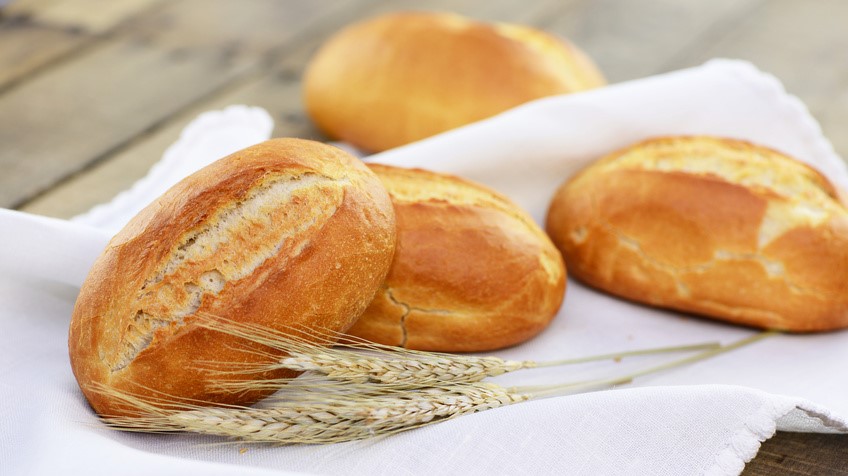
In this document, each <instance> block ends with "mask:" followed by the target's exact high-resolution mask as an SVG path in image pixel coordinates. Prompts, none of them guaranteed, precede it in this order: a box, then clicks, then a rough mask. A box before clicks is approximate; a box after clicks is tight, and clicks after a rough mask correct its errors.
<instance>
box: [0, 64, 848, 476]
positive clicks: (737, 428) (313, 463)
mask: <svg viewBox="0 0 848 476" xmlns="http://www.w3.org/2000/svg"><path fill="white" fill-rule="evenodd" d="M271 128H272V121H271V119H270V117H269V116H268V115H267V113H265V112H264V111H262V110H260V109H256V108H245V107H234V108H229V109H227V110H225V111H220V112H213V113H207V114H206V115H204V116H201V118H200V119H198V120H197V121H196V122H195V123H194V124H192V125H191V126H190V127H189V128H187V130H186V131H185V133H184V134H183V137H182V138H181V139H180V141H179V142H178V143H177V144H175V145H174V146H173V147H172V148H171V149H169V151H168V153H166V154H165V157H164V159H163V160H162V162H160V164H158V165H157V166H156V167H154V169H152V170H151V174H150V175H149V176H148V177H147V178H145V179H143V180H142V181H140V182H139V183H138V184H137V185H136V186H134V187H133V188H132V189H131V190H130V191H128V192H126V193H124V194H122V195H121V196H119V197H117V198H116V199H115V201H113V202H112V203H111V204H107V205H105V206H101V207H97V208H95V209H94V210H92V211H91V212H90V213H88V214H85V215H81V216H79V217H77V218H76V219H75V220H74V221H72V222H68V221H64V220H55V219H48V218H42V217H35V216H32V215H28V214H24V213H19V212H14V211H9V210H0V230H2V232H0V303H2V306H0V375H2V378H0V398H2V401H3V402H4V404H3V405H2V406H0V428H2V433H0V473H3V474H60V473H67V474H77V473H80V474H83V472H84V474H87V475H99V474H103V475H108V474H140V475H141V474H144V475H147V474H179V475H181V476H188V475H208V474H235V473H238V474H280V473H284V474H291V473H309V474H369V475H382V474H385V475H390V474H391V475H396V474H480V475H484V474H586V475H599V474H628V475H630V474H659V475H666V474H667V475H677V474H709V475H729V474H738V473H739V472H740V471H741V470H742V468H743V466H744V462H745V461H748V460H750V459H751V458H752V457H753V456H754V455H755V454H756V452H757V450H758V448H759V444H760V442H761V441H763V440H765V439H767V438H769V437H770V436H771V435H772V434H773V433H774V431H775V429H776V428H777V429H782V430H789V431H814V432H848V398H846V394H848V373H846V372H845V366H846V364H848V333H846V332H834V333H829V334H821V335H804V336H792V335H790V336H777V337H772V338H769V339H766V340H764V341H760V342H758V343H755V344H752V345H750V346H748V347H744V348H742V349H739V350H736V351H733V352H731V353H728V354H724V355H721V356H719V357H715V358H713V359H710V360H707V361H703V362H700V363H697V364H694V365H690V366H687V367H682V368H678V369H675V370H672V371H669V372H666V373H663V374H660V375H654V376H650V377H645V378H642V379H639V380H637V381H636V382H635V383H634V384H632V385H626V386H621V387H619V388H617V389H614V390H610V391H602V392H595V393H589V394H581V395H572V396H563V397H556V398H550V399H545V400H538V401H533V402H529V403H524V404H519V405H513V406H510V407H506V408H501V409H496V410H491V411H486V412H483V413H479V414H475V415H470V416H466V417H463V418H459V419H457V420H453V421H449V422H445V423H441V424H437V425H434V426H430V427H426V428H422V429H419V430H415V431H411V432H406V433H403V434H399V435H396V436H392V437H390V438H385V439H380V440H376V441H369V442H357V443H350V444H340V445H330V446H301V447H250V449H249V450H248V451H246V452H243V453H242V452H240V451H239V448H240V446H238V445H217V444H209V443H215V442H217V441H218V440H210V439H204V438H201V437H195V436H191V435H141V434H127V433H117V432H111V431H108V430H105V429H103V428H102V427H100V426H99V425H98V422H97V420H96V418H95V417H94V415H93V413H92V411H91V410H90V409H89V407H88V406H87V404H86V402H85V400H84V398H83V397H82V394H81V393H80V391H79V389H78V388H77V385H76V382H75V381H74V378H73V375H72V374H71V371H70V366H69V363H68V357H67V345H66V341H67V326H68V322H69V318H70V314H71V310H72V308H73V302H74V299H75V296H76V293H77V291H78V287H79V284H80V283H81V282H82V280H83V279H84V277H85V274H86V271H87V269H88V266H89V265H90V263H91V262H92V261H93V260H94V258H95V257H96V256H97V255H98V254H99V252H100V251H101V250H102V248H103V247H104V246H105V244H106V242H107V241H108V238H109V237H110V236H111V234H112V233H113V232H114V231H115V230H117V229H119V228H120V227H121V226H122V225H123V224H124V223H125V222H126V221H127V220H128V219H129V217H131V216H132V215H133V214H134V213H135V212H136V211H137V210H138V209H140V208H141V207H142V206H144V205H145V204H146V203H148V202H149V201H150V200H152V199H153V198H154V197H155V196H156V195H158V194H159V193H160V192H161V191H162V190H164V189H165V188H166V187H167V186H170V185H171V184H173V183H175V182H176V181H177V180H179V178H181V177H182V176H184V175H185V174H187V173H189V172H190V171H192V170H194V169H196V168H199V167H200V166H202V165H205V164H206V163H208V162H209V161H211V160H213V159H215V158H217V157H220V156H223V155H224V154H226V153H229V152H231V151H233V150H236V149H239V148H241V147H244V146H247V145H250V144H252V143H255V142H258V141H260V140H263V139H264V138H266V137H268V136H269V134H270V131H271ZM671 134H711V135H721V136H730V137H739V138H744V139H748V140H751V141H753V142H757V143H760V144H764V145H767V146H771V147H773V148H776V149H778V150H781V151H784V152H786V153H788V154H791V155H793V156H795V157H797V158H799V159H801V160H804V161H806V162H809V163H810V164H812V165H813V166H815V167H816V168H818V169H819V170H821V171H822V172H823V173H825V174H826V175H827V176H829V177H830V178H831V179H832V180H833V181H834V182H836V183H837V184H839V185H840V186H843V187H848V172H847V171H846V167H845V165H844V163H843V162H842V161H841V160H840V159H839V158H838V157H837V156H836V155H835V153H834V152H833V150H832V147H831V146H830V144H829V143H828V141H827V140H826V139H825V138H824V137H822V135H821V132H820V129H819V127H818V125H817V124H816V122H815V121H814V120H813V119H812V117H811V116H810V115H809V113H808V112H807V111H806V109H805V108H804V107H803V105H802V104H801V103H800V102H799V101H798V100H797V99H795V98H793V97H791V96H789V95H787V94H786V93H785V92H784V91H783V89H782V87H781V86H780V84H779V82H778V81H777V80H776V79H774V78H772V77H770V76H768V75H764V74H763V73H760V72H759V71H757V70H756V69H755V68H754V67H753V66H751V65H749V64H747V63H743V62H735V61H727V60H721V61H713V62H710V63H708V64H706V65H704V66H702V67H698V68H693V69H689V70H683V71H679V72H675V73H670V74H665V75H661V76H656V77H652V78H647V79H644V80H639V81H633V82H629V83H624V84H619V85H614V86H611V87H607V88H604V89H600V90H597V91H592V92H587V93H582V94H577V95H571V96H563V97H555V98H549V99H544V100H539V101H536V102H534V103H530V104H527V105H524V106H522V107H519V108H517V109H514V110H512V111H509V112H506V113H504V114H502V115H499V116H497V117H494V118H492V119H489V120H486V121H482V122H480V123H476V124H473V125H470V126H467V127H464V128H461V129H458V130H455V131H452V132H448V133H445V134H442V135H440V136H437V137H435V138H431V139H428V140H425V141H422V142H419V143H416V144H412V145H409V146H406V147H402V148H399V149H396V150H392V151H389V152H385V153H383V154H380V155H377V156H374V157H373V158H372V160H374V161H379V162H383V163H391V164H397V165H403V166H419V167H426V168H429V169H433V170H438V171H444V172H450V173H455V174H458V175H462V176H465V177H468V178H470V179H473V180H477V181H480V182H483V183H485V184H488V185H490V186H492V187H494V188H496V189H498V190H500V191H501V192H504V193H506V194H507V195H509V196H511V197H512V198H513V199H515V201H517V202H518V203H519V204H521V205H522V206H524V207H525V208H527V209H528V210H529V211H530V212H531V213H532V215H533V216H534V217H535V218H536V219H537V220H539V219H541V218H542V217H543V216H544V213H545V210H546V207H547V202H548V200H549V199H550V197H551V195H552V192H553V190H554V189H555V188H556V187H557V186H558V185H559V184H560V183H561V182H562V181H563V180H564V179H565V178H566V177H567V176H568V175H569V174H571V173H573V172H574V171H575V170H576V169H578V168H579V167H581V166H583V165H585V164H586V163H587V162H588V161H590V160H593V159H595V158H598V157H600V156H601V155H603V154H605V153H607V152H610V151H613V150H615V149H617V148H620V147H623V146H627V145H629V144H631V143H633V142H635V141H638V140H641V139H644V138H647V137H652V136H658V135H671ZM752 334H753V331H751V330H748V329H742V328H737V327H734V326H730V325H725V324H721V323H717V322H713V321H709V320H704V319H698V318H694V317H691V316H684V315H680V314H677V313H673V312H666V311H660V310H655V309H649V308H646V307H641V306H637V305H634V304H631V303H627V302H624V301H621V300H617V299H615V298H612V297H609V296H606V295H603V294H601V293H598V292H596V291H593V290H590V289H587V288H585V287H583V286H581V285H579V284H578V283H575V282H573V281H570V282H569V284H568V290H567V295H566V300H565V304H564V306H563V308H562V311H561V312H560V315H559V316H558V317H557V318H556V319H555V321H554V323H553V324H552V325H551V327H550V328H549V329H548V330H546V331H545V332H544V333H543V334H542V335H540V336H539V337H537V338H536V339H533V340H532V341H530V342H528V343H526V344H524V345H521V346H518V347H515V348H512V349H508V350H504V351H500V352H495V353H494V354H496V355H499V356H501V357H504V358H510V359H528V358H532V359H537V360H544V359H554V358H564V357H569V356H581V355H588V354H594V353H606V352H610V351H616V350H625V349H635V348H645V347H653V346H664V345H680V344H687V343H696V342H703V341H711V340H719V341H721V342H724V343H728V342H731V341H733V340H736V339H739V338H742V337H745V336H748V335H752ZM671 358H674V357H673V356H664V357H653V358H651V357H646V358H633V359H625V360H624V361H623V362H621V363H596V364H591V365H583V366H579V367H574V368H559V369H546V370H534V371H527V372H526V373H524V374H522V373H517V374H514V375H511V376H509V378H502V379H501V381H503V382H509V383H522V384H524V383H526V384H540V383H557V382H566V381H570V380H575V379H584V378H589V377H590V376H600V375H616V374H621V373H624V372H625V371H627V370H629V369H638V368H643V367H645V366H648V365H652V364H654V363H658V362H663V361H667V360H669V359H671Z"/></svg>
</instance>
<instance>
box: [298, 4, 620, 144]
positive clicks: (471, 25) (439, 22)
mask: <svg viewBox="0 0 848 476" xmlns="http://www.w3.org/2000/svg"><path fill="white" fill-rule="evenodd" d="M303 84H304V95H305V102H306V109H307V111H308V113H309V115H310V116H311V117H312V119H313V121H314V122H315V123H316V124H317V125H318V127H319V128H320V129H322V130H323V131H324V132H325V133H326V134H328V135H330V136H331V137H334V138H338V139H341V140H344V141H347V142H350V143H351V144H353V145H355V146H357V147H359V148H362V149H365V150H370V151H373V152H377V151H382V150H386V149H390V148H392V147H397V146H400V145H403V144H407V143H409V142H413V141H416V140H419V139H423V138H425V137H429V136H432V135H434V134H437V133H439V132H443V131H446V130H449V129H453V128H456V127H459V126H462V125H465V124H468V123H471V122H474V121H478V120H480V119H484V118H486V117H489V116H493V115H495V114H497V113H499V112H502V111H505V110H507V109H510V108H512V107H515V106H517V105H519V104H522V103H525V102H527V101H530V100H533V99H537V98H541V97H544V96H551V95H556V94H565V93H571V92H576V91H582V90H585V89H590V88H595V87H598V86H602V85H604V84H605V82H604V78H603V77H602V76H601V73H600V72H599V71H598V69H597V68H596V67H595V65H594V64H593V63H592V61H591V60H590V59H589V58H588V57H587V56H586V55H585V54H583V52H581V51H580V50H578V49H577V48H576V47H575V46H573V45H571V44H570V43H568V42H567V41H565V40H562V39H560V38H557V37H554V36H551V35H549V34H547V33H544V32H542V31H539V30H535V29H533V28H530V27H526V26H521V25H509V24H501V23H496V24H486V23H480V22H476V21H473V20H469V19H466V18H463V17H461V16H458V15H454V14H448V13H424V12H419V13H392V14H387V15H382V16H379V17H376V18H373V19H370V20H366V21H363V22H360V23H356V24H354V25H351V26H349V27H347V28H345V29H344V30H342V31H340V32H339V33H337V34H336V35H334V36H333V37H331V38H330V39H329V40H328V41H327V42H326V43H325V44H324V45H323V46H322V47H321V49H320V50H319V51H318V52H317V53H316V55H315V56H314V57H313V58H312V60H311V62H310V64H309V65H308V67H307V70H306V74H305V77H304V82H303Z"/></svg>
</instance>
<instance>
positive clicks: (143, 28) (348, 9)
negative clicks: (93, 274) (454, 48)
mask: <svg viewBox="0 0 848 476" xmlns="http://www.w3.org/2000/svg"><path fill="white" fill-rule="evenodd" d="M419 3H420V2H413V1H410V0H400V1H393V2H390V1H387V0H354V1H336V2H329V1H321V2H318V1H311V0H248V1H236V0H175V1H166V0H117V1H116V0H73V1H66V0H17V1H13V2H12V3H11V4H10V5H9V6H7V7H6V8H5V9H4V10H2V16H0V170H1V171H2V173H0V206H3V207H8V208H18V209H21V210H26V211H29V212H33V213H40V214H45V215H51V216H58V217H69V216H72V215H74V214H76V213H79V212H82V211H84V210H86V209H88V208H90V207H91V206H92V205H94V204H96V203H99V202H102V201H105V200H108V199H109V198H111V197H112V196H113V195H114V194H115V193H117V192H118V191H120V190H123V189H125V188H127V187H128V186H129V185H130V184H132V183H133V182H134V181H135V180H136V179H137V178H139V177H141V176H142V175H144V173H145V172H146V171H147V169H148V168H149V167H150V165H151V164H152V163H154V162H155V161H157V160H158V159H159V158H160V156H161V154H162V152H163V150H164V149H165V148H166V147H167V145H168V144H170V143H171V142H173V141H174V140H175V139H176V137H177V134H178V132H179V131H180V129H181V128H182V127H183V126H184V125H185V124H186V123H187V122H188V121H189V120H190V119H192V118H193V117H195V116H196V115H197V114H198V113H200V112H202V111H205V110H209V109H216V108H221V107H223V106H226V105H230V104H251V105H259V106H262V107H264V108H266V109H268V110H269V111H270V112H271V113H272V115H273V116H274V118H275V120H276V121H277V129H276V131H275V134H276V135H277V136H298V137H306V138H321V136H320V134H319V133H318V132H317V131H316V130H315V129H314V128H313V127H312V125H311V124H310V122H309V120H308V119H307V118H306V116H305V115H304V112H303V107H302V104H301V99H300V76H301V72H302V70H303V68H304V65H305V63H306V61H307V60H308V58H309V56H310V54H311V53H312V52H313V51H314V49H315V48H316V46H317V45H319V44H320V43H321V42H322V41H323V40H324V39H325V38H326V37H327V36H328V35H329V34H330V33H332V32H334V31H336V30H337V29H339V28H340V27H341V26H343V25H345V24H347V23H349V22H351V21H354V20H356V19H358V18H363V17H368V16H371V15H374V14H376V13H378V12H386V11H391V10H399V9H409V8H415V7H416V5H418V4H419ZM427 8H429V9H444V10H452V11H456V12H459V13H463V14H467V15H470V16H473V17H477V18H480V19H484V20H502V21H511V22H521V23H528V24H532V25H536V26H539V27H542V28H544V29H547V30H549V31H552V32H555V33H558V34H561V35H563V36H566V37H568V38H571V39H572V40H574V41H575V42H576V43H577V44H579V45H580V46H582V47H583V48H584V49H585V50H586V51H588V53H589V54H590V55H592V56H593V57H594V58H595V59H596V60H597V62H598V64H599V65H600V67H601V69H602V70H604V72H605V73H606V75H607V77H608V78H609V79H610V81H611V82H618V81H623V80H627V79H633V78H639V77H643V76H647V75H651V74H655V73H659V72H663V71H669V70H673V69H678V68H681V67H685V66H690V65H697V64H700V63H702V62H703V61H705V60H707V59H709V58H713V57H720V56H725V57H736V58H744V59H750V60H752V61H754V62H755V63H756V64H757V65H758V66H759V67H761V68H762V69H764V70H766V71H770V72H772V73H774V74H776V75H777V76H778V77H779V78H780V79H781V80H782V81H783V82H784V83H785V85H786V87H787V89H788V90H789V91H790V92H792V93H794V94H797V95H798V96H800V97H801V98H802V99H803V100H804V101H805V102H806V104H807V105H808V106H809V107H810V109H811V111H812V112H813V114H814V115H815V116H816V117H817V118H818V119H819V121H821V123H822V125H823V128H824V131H825V133H826V134H827V135H828V136H829V137H830V139H831V140H832V141H833V143H834V145H835V146H836V149H837V151H838V152H841V153H842V155H848V26H846V25H848V22H846V20H848V2H846V1H844V0H817V1H816V2H810V1H805V2H802V1H800V0H774V1H766V0H712V1H703V0H677V1H667V0H642V1H633V0H594V1H593V0H531V1H513V0H433V1H430V2H427ZM745 474H750V475H760V474H762V475H765V474H804V475H808V474H848V435H845V436H835V435H805V434H791V433H779V434H778V435H777V436H776V437H775V438H773V439H772V440H769V441H768V442H766V443H765V444H764V445H763V448H762V450H761V451H760V454H759V456H757V458H756V459H755V460H754V461H752V462H751V463H750V464H749V465H748V467H747V468H746V470H745Z"/></svg>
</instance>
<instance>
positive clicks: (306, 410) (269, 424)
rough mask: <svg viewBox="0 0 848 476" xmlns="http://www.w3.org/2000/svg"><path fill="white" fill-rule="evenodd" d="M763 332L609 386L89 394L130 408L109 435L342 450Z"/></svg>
mask: <svg viewBox="0 0 848 476" xmlns="http://www.w3.org/2000/svg"><path fill="white" fill-rule="evenodd" d="M774 334H775V333H773V332H764V333H760V334H757V335H754V336H752V337H749V338H746V339H742V340H740V341H737V342H734V343H732V344H730V345H727V346H724V347H721V348H718V349H710V350H707V351H705V352H701V353H699V354H696V355H694V356H690V357H687V358H683V359H678V360H675V361H672V362H668V363H665V364H661V365H657V366H653V367H649V368H646V369H643V370H640V371H637V372H633V373H631V374H627V375H622V376H619V377H615V378H611V379H602V380H592V381H584V382H572V383H566V384H559V385H547V386H533V387H510V388H505V387H502V386H499V385H495V384H491V383H482V382H475V383H451V384H449V385H443V386H435V387H429V388H423V389H414V390H395V391H393V392H392V393H388V394H381V393H378V394H377V395H370V394H369V393H368V389H369V388H371V387H373V386H374V384H373V383H370V382H368V383H361V384H355V383H351V384H349V385H348V386H346V387H345V390H346V392H343V393H327V392H324V391H322V390H321V389H320V387H311V386H308V385H307V386H305V387H303V388H302V391H301V392H299V393H298V392H297V391H296V389H297V387H292V389H294V390H293V391H292V392H290V395H289V397H290V398H289V400H287V401H282V402H278V403H276V404H275V405H274V406H272V407H270V408H262V409H257V408H246V407H227V408H220V407H219V408H214V407H213V408H208V407H200V406H196V405H181V406H180V405H174V404H172V403H170V402H168V401H167V400H165V401H164V402H163V401H162V400H159V399H157V401H156V402H155V403H152V402H149V401H146V400H144V399H142V398H140V397H138V396H134V395H129V394H126V393H122V392H119V391H116V390H114V389H109V388H107V387H103V386H100V387H98V388H96V389H95V390H96V391H98V392H101V393H104V394H106V395H108V396H109V397H111V398H113V399H116V400H119V401H121V402H123V403H124V404H126V405H128V406H130V407H131V408H135V409H137V410H138V412H139V413H140V414H141V415H143V416H140V417H123V418H105V419H104V421H106V423H107V424H108V425H109V426H111V427H112V428H116V429H122V430H130V431H146V432H150V431H153V432H172V431H189V432H194V433H200V434H207V435H217V436H224V437H229V438H236V439H239V440H242V441H248V442H264V443H274V444H319V443H340V442H347V441H354V440H362V439H366V438H372V437H377V436H385V435H390V434H393V433H397V432H400V431H406V430H409V429H413V428H418V427H421V426H424V425H429V424H433V423H437V422H440V421H445V420H448V419H452V418H456V417H459V416H462V415H467V414H469V413H475V412H479V411H483V410H488V409H491V408H497V407H501V406H505V405H511V404H515V403H519V402H523V401H527V400H530V399H535V398H544V397H549V396H552V395H562V394H568V393H575V392H581V391H587V390H591V389H593V388H600V387H606V386H612V385H618V384H622V383H628V382H630V381H632V380H633V379H634V378H637V377H641V376H645V375H648V374H652V373H656V372H661V371H665V370H668V369H671V368H674V367H678V366H682V365H687V364H691V363H694V362H697V361H699V360H703V359H706V358H709V357H713V356H715V355H718V354H720V353H723V352H728V351H730V350H733V349H736V348H739V347H741V346H744V345H748V344H751V343H753V342H756V341H758V340H760V339H763V338H765V337H768V336H771V335H774Z"/></svg>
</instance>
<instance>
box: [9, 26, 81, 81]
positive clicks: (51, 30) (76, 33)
mask: <svg viewBox="0 0 848 476" xmlns="http://www.w3.org/2000/svg"><path fill="white" fill-rule="evenodd" d="M88 39H90V36H89V35H87V34H85V33H84V32H82V31H81V30H79V29H76V28H56V27H50V26H45V25H41V24H38V23H35V22H33V21H32V20H30V19H28V18H27V17H25V16H15V17H10V18H8V19H6V20H5V21H3V22H0V91H3V90H4V89H6V88H7V87H8V86H9V85H10V84H12V83H14V82H15V81H17V80H19V79H21V78H23V77H25V76H27V75H29V74H32V73H34V72H35V71H36V70H38V69H39V68H41V67H42V66H45V65H48V64H50V63H52V62H54V61H56V60H57V59H58V58H60V57H62V56H63V55H65V54H66V53H68V52H71V51H75V50H76V49H77V48H78V47H80V46H81V45H82V44H83V43H84V42H85V41H86V40H88Z"/></svg>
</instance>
